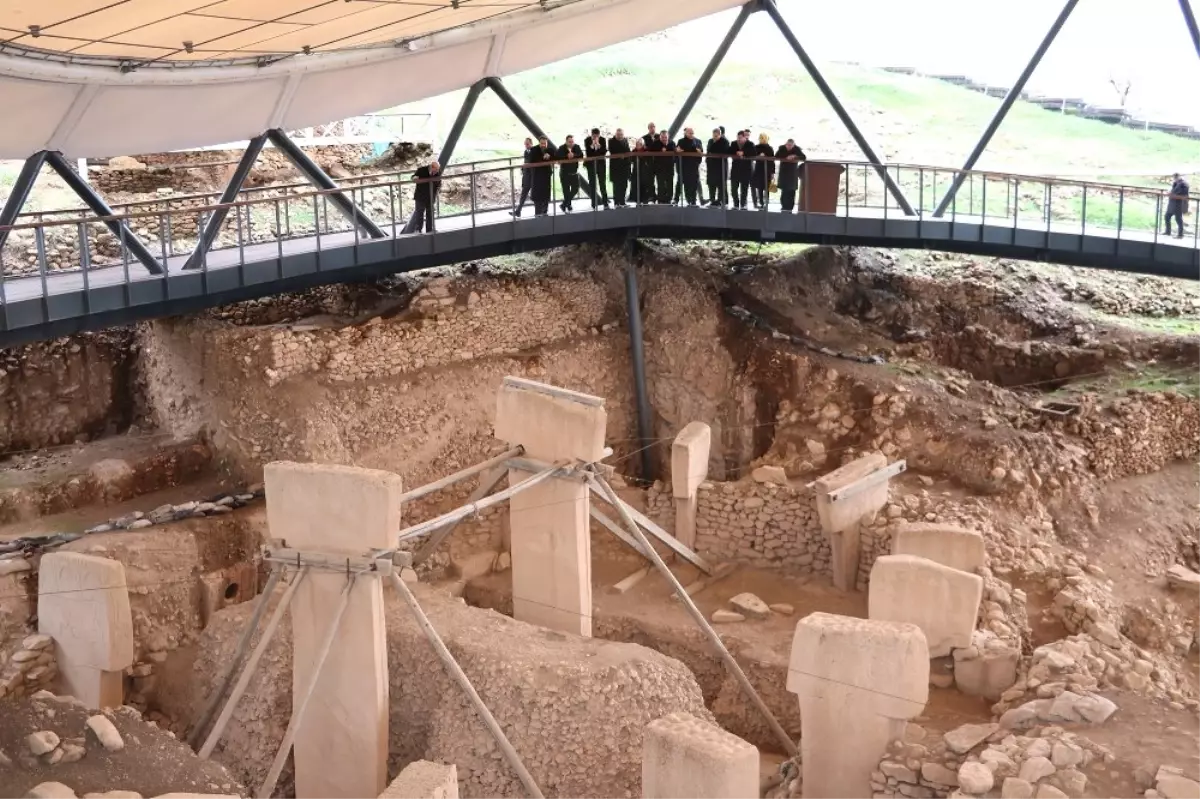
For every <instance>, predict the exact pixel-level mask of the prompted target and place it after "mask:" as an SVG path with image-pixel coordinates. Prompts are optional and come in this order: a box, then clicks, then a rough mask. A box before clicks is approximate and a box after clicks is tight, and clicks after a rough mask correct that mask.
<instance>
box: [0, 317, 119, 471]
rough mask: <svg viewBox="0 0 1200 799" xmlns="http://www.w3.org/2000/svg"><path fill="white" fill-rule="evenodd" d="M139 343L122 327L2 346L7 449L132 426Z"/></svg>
mask: <svg viewBox="0 0 1200 799" xmlns="http://www.w3.org/2000/svg"><path fill="white" fill-rule="evenodd" d="M132 343H133V333H132V331H130V330H127V329H121V328H118V329H115V330H108V331H105V332H103V333H80V334H78V335H75V336H69V337H67V338H61V339H55V340H53V341H45V342H37V343H33V344H25V345H21V346H18V347H11V348H9V349H0V456H2V455H4V454H6V453H10V452H14V451H19V450H29V449H40V448H43V447H51V446H56V445H59V444H70V443H74V442H75V441H77V440H88V439H91V438H95V437H96V436H99V435H103V434H112V433H118V432H121V431H123V430H124V429H125V428H126V427H128V426H129V423H130V422H131V421H132V420H133V415H134V412H135V406H136V394H135V392H134V391H133V390H132V387H131V381H130V379H129V375H130V370H131V368H132V364H133V359H134V353H133V350H132Z"/></svg>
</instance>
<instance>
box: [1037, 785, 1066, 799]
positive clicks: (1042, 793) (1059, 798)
mask: <svg viewBox="0 0 1200 799" xmlns="http://www.w3.org/2000/svg"><path fill="white" fill-rule="evenodd" d="M1034 797H1035V799H1067V795H1066V794H1065V793H1063V792H1062V791H1060V790H1059V789H1058V788H1055V787H1054V786H1053V785H1039V786H1038V789H1037V793H1036V794H1034Z"/></svg>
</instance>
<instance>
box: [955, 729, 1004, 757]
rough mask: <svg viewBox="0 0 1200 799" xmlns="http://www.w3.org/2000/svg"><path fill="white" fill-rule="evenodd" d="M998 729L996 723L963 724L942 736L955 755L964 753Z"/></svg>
mask: <svg viewBox="0 0 1200 799" xmlns="http://www.w3.org/2000/svg"><path fill="white" fill-rule="evenodd" d="M997 729H999V725H996V724H964V725H962V726H961V727H958V728H956V729H953V730H951V731H950V732H948V733H946V734H945V735H943V736H942V740H943V741H945V742H946V747H947V748H948V749H949V750H950V751H951V752H954V753H955V754H956V755H964V754H966V753H967V752H969V751H971V750H972V749H974V748H975V747H976V746H978V745H979V744H980V743H982V742H983V741H984V740H986V739H987V737H988V736H989V735H991V734H992V733H994V732H995V731H996V730H997Z"/></svg>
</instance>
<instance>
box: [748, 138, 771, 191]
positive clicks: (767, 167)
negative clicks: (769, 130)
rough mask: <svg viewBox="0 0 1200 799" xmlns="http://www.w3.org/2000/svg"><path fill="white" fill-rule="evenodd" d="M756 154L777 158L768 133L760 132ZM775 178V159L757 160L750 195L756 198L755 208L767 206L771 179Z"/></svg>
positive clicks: (755, 149)
mask: <svg viewBox="0 0 1200 799" xmlns="http://www.w3.org/2000/svg"><path fill="white" fill-rule="evenodd" d="M754 154H755V155H756V156H758V157H759V158H762V157H764V156H765V157H766V158H770V159H774V158H775V150H773V149H772V148H771V139H770V137H769V136H767V134H765V133H760V134H758V145H757V146H755V148H754ZM773 180H775V161H774V160H770V161H755V162H754V177H753V179H752V180H751V181H750V197H751V199H753V200H754V207H755V208H765V207H766V206H767V203H768V202H770V196H769V195H770V191H769V189H770V186H771V181H773Z"/></svg>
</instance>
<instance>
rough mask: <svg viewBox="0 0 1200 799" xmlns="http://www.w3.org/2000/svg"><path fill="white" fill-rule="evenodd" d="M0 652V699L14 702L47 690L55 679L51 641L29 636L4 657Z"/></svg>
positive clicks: (42, 637)
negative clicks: (44, 689)
mask: <svg viewBox="0 0 1200 799" xmlns="http://www.w3.org/2000/svg"><path fill="white" fill-rule="evenodd" d="M2 654H3V653H0V699H17V698H20V697H22V696H29V695H31V694H34V693H36V692H38V691H40V690H42V689H43V688H48V687H50V686H51V685H53V683H54V679H55V678H56V677H57V676H58V662H57V659H56V658H55V655H54V639H53V638H51V637H50V636H48V635H30V636H28V637H26V638H25V639H23V640H22V641H21V643H20V644H19V645H18V646H17V647H15V648H14V649H13V650H12V651H11V652H10V653H9V654H8V655H7V657H5V656H2Z"/></svg>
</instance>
